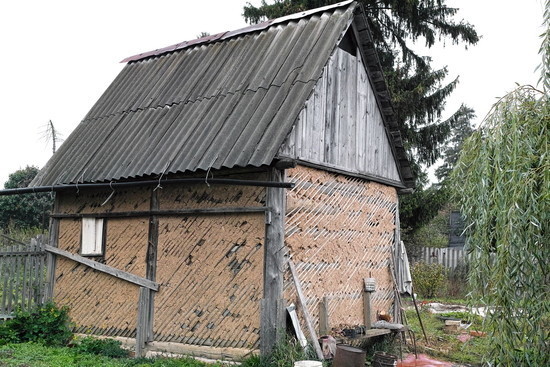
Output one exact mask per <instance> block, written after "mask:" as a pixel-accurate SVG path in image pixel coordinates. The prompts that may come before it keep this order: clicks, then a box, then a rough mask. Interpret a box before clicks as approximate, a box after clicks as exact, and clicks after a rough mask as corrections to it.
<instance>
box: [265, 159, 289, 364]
mask: <svg viewBox="0 0 550 367" xmlns="http://www.w3.org/2000/svg"><path fill="white" fill-rule="evenodd" d="M269 180H270V181H273V182H283V181H284V171H282V170H279V169H276V168H270V172H269ZM266 205H267V207H268V208H270V209H271V210H270V211H269V212H267V213H266V224H265V245H264V280H263V289H264V290H263V299H262V301H261V316H260V353H261V354H262V355H267V354H269V353H270V352H271V351H272V350H273V347H274V346H275V345H276V344H277V342H278V341H279V339H280V337H281V335H280V334H281V333H282V332H283V331H284V330H285V329H286V324H285V322H286V317H285V316H286V315H285V307H284V300H283V271H284V269H285V266H284V215H285V189H283V188H278V187H268V188H267V203H266Z"/></svg>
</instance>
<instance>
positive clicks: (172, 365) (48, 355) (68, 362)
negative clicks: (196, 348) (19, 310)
mask: <svg viewBox="0 0 550 367" xmlns="http://www.w3.org/2000/svg"><path fill="white" fill-rule="evenodd" d="M12 366H13V367H88V366H105V367H149V366H150V367H206V366H209V367H220V366H221V364H219V363H217V364H213V365H212V364H206V363H203V362H199V361H197V360H195V359H192V358H153V359H150V358H138V359H129V358H123V359H113V358H108V357H104V356H99V355H94V354H88V353H78V352H77V351H75V350H73V349H72V348H67V347H46V346H43V345H41V344H35V343H21V344H7V345H4V346H2V347H0V367H12Z"/></svg>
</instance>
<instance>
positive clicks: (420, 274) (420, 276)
mask: <svg viewBox="0 0 550 367" xmlns="http://www.w3.org/2000/svg"><path fill="white" fill-rule="evenodd" d="M411 273H412V278H413V286H414V290H415V291H416V292H418V294H419V295H421V296H422V297H425V298H433V297H435V296H436V295H437V294H439V293H442V291H443V290H444V288H445V282H446V280H447V275H446V270H445V267H444V266H443V265H441V264H426V263H424V262H417V263H416V264H414V266H413V267H412V272H411Z"/></svg>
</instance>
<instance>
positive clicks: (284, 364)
mask: <svg viewBox="0 0 550 367" xmlns="http://www.w3.org/2000/svg"><path fill="white" fill-rule="evenodd" d="M306 350H308V351H311V353H308V352H306V351H304V349H303V348H302V346H301V345H300V343H298V341H297V340H296V339H293V338H292V339H290V338H288V337H287V338H283V339H282V340H280V341H279V343H277V345H276V346H275V348H274V349H273V351H272V352H271V353H270V354H269V355H267V356H261V357H259V356H250V357H248V358H246V359H244V360H243V361H242V365H243V366H245V367H289V366H294V362H296V361H300V360H313V359H315V360H316V359H317V357H315V356H314V352H313V348H306Z"/></svg>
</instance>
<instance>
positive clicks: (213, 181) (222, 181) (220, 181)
mask: <svg viewBox="0 0 550 367" xmlns="http://www.w3.org/2000/svg"><path fill="white" fill-rule="evenodd" d="M201 183H203V184H207V185H235V186H261V187H279V188H284V189H291V188H293V187H294V183H293V182H274V181H259V180H235V179H229V178H210V179H205V178H173V179H166V180H145V181H124V182H99V183H81V184H63V185H52V186H36V187H21V188H15V189H4V190H0V196H7V195H21V194H34V193H38V192H59V191H67V190H71V189H76V190H79V189H89V188H94V189H104V188H105V189H106V188H109V189H116V188H122V187H135V186H153V185H160V186H162V185H174V184H187V185H192V184H201Z"/></svg>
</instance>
